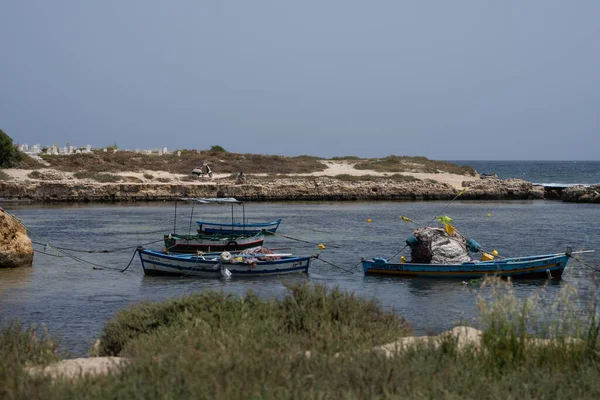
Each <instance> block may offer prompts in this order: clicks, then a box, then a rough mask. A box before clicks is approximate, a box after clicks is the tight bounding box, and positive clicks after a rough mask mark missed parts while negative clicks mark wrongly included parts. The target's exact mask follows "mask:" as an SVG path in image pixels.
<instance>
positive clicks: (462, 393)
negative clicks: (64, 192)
mask: <svg viewBox="0 0 600 400" xmlns="http://www.w3.org/2000/svg"><path fill="white" fill-rule="evenodd" d="M566 293H567V295H566V297H569V296H570V294H569V293H568V291H566ZM538 300H539V301H538ZM556 301H558V302H560V304H558V305H557V306H556V307H554V306H553V305H552V304H547V303H545V299H542V298H535V299H533V300H532V299H525V300H523V301H521V300H519V299H517V298H516V297H514V294H513V293H512V289H511V287H510V286H508V287H505V286H503V284H495V283H494V284H493V285H492V287H491V289H490V287H489V286H487V285H483V288H482V289H481V291H480V293H479V296H478V304H479V307H480V313H481V321H482V322H481V323H482V326H483V327H484V328H485V331H484V337H483V341H482V343H481V344H480V345H471V346H466V347H464V348H459V343H458V341H457V340H455V339H452V338H449V339H446V340H445V341H443V342H442V343H441V345H439V346H434V345H419V346H415V347H411V348H409V349H408V350H405V351H403V352H401V353H399V354H398V355H396V356H394V357H390V358H387V357H386V356H385V355H384V354H383V353H382V352H378V351H372V350H371V349H372V348H373V347H375V346H377V345H380V344H384V343H389V342H392V341H394V340H396V339H398V338H399V337H401V336H403V335H404V334H406V333H407V331H408V327H407V324H406V323H405V322H404V321H403V320H402V319H400V318H398V317H397V316H394V315H393V314H391V313H387V312H384V311H382V309H381V308H380V307H379V306H378V305H377V304H376V303H374V302H372V301H367V300H363V299H360V298H357V297H355V296H353V295H351V294H347V293H343V292H341V291H338V290H333V291H327V290H325V289H324V288H323V287H320V286H316V287H311V286H309V285H294V286H291V287H290V288H289V294H288V295H287V296H285V297H284V298H282V299H279V300H268V301H267V300H262V299H259V298H258V297H256V296H255V295H253V294H251V293H249V294H248V295H246V296H245V297H242V298H238V297H235V296H228V295H224V294H222V293H215V292H206V293H202V294H193V295H190V296H186V297H181V298H178V299H173V300H169V301H166V302H160V303H143V304H140V305H137V306H135V307H132V308H131V309H129V310H125V311H122V312H120V313H118V314H117V315H116V316H115V318H114V319H113V320H111V321H110V322H109V323H108V324H107V325H106V327H105V330H104V333H103V335H102V339H101V340H102V342H101V349H102V352H103V353H104V354H120V355H127V356H129V357H131V360H132V361H131V363H130V365H129V366H128V367H126V368H124V369H123V370H122V371H121V372H120V373H117V374H114V375H111V376H104V377H95V378H94V377H87V378H82V379H79V380H77V381H57V382H55V383H54V384H52V385H51V384H50V382H49V381H48V380H42V379H39V378H28V377H27V376H25V375H23V376H21V377H20V379H21V385H20V386H19V387H18V388H16V389H13V391H12V392H7V393H8V395H7V396H5V397H6V398H17V397H19V398H24V397H27V398H28V399H32V398H42V397H43V398H57V399H59V398H60V399H63V398H67V399H68V398H88V399H96V398H97V399H104V398H111V399H130V398H144V399H154V398H161V399H162V398H173V399H175V398H177V399H191V398H194V399H197V398H201V399H202V398H210V399H213V398H216V399H240V398H241V399H247V398H257V399H258V398H261V399H262V398H265V399H292V398H293V399H314V398H324V399H328V398H334V399H339V398H348V399H371V398H461V399H462V398H482V399H486V398H598V396H600V379H599V378H600V353H599V352H598V346H597V345H598V336H597V334H596V332H597V331H598V323H597V319H595V317H594V315H595V314H590V315H592V316H591V317H587V316H582V315H581V314H579V317H578V318H579V319H575V318H576V317H575V314H573V313H572V311H573V310H575V308H574V307H572V306H571V305H570V304H565V296H561V297H560V298H558V299H556ZM536 304H538V305H543V307H542V308H538V307H537V305H536ZM553 307H554V308H553ZM547 314H549V315H550V316H551V317H552V318H555V317H559V316H562V317H564V318H566V321H567V322H568V323H569V325H570V327H564V326H563V324H562V323H555V322H557V321H554V320H553V319H552V318H551V319H548V320H544V319H543V317H544V316H545V315H547ZM529 318H532V319H533V322H534V329H533V332H532V330H531V327H530V328H527V327H526V326H525V325H523V324H522V322H523V321H524V320H526V319H529ZM536 327H540V329H541V332H543V333H544V334H546V335H547V336H548V338H549V339H550V336H552V335H558V336H554V337H551V339H552V340H549V341H547V342H539V341H535V340H533V339H534V338H533V333H534V332H535V330H536V329H537V328H536ZM565 334H568V335H571V336H572V335H575V336H576V337H574V339H577V340H567V338H566V337H565V336H561V335H565ZM2 340H3V339H1V338H0V343H1V342H2ZM0 348H2V347H0ZM307 351H309V353H307ZM2 355H3V356H4V353H3V354H2ZM3 358H6V357H3ZM499 361H500V362H499ZM1 383H2V382H0V384H1ZM12 388H15V387H14V386H13V387H12Z"/></svg>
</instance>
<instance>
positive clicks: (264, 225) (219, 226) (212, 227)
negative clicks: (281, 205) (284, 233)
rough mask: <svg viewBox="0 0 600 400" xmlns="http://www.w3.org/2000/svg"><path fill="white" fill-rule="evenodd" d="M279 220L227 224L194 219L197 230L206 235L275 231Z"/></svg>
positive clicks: (252, 233)
mask: <svg viewBox="0 0 600 400" xmlns="http://www.w3.org/2000/svg"><path fill="white" fill-rule="evenodd" d="M281 220H282V219H281V218H278V219H277V220H275V221H271V222H254V223H249V222H246V223H242V222H233V223H229V224H225V223H218V222H208V221H196V223H197V224H198V232H199V233H204V234H207V235H211V234H216V233H220V234H222V235H235V234H244V235H256V234H258V233H259V232H265V233H275V232H276V231H277V228H279V224H280V223H281Z"/></svg>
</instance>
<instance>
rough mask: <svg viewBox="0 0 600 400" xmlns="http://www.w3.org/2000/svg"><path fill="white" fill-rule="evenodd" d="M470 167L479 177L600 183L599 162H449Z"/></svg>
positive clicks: (541, 182) (547, 181) (548, 184)
mask: <svg viewBox="0 0 600 400" xmlns="http://www.w3.org/2000/svg"><path fill="white" fill-rule="evenodd" d="M452 162H453V163H456V164H460V165H470V166H472V167H473V168H475V170H476V171H477V172H479V173H480V174H491V173H494V172H495V173H496V174H498V177H499V178H503V179H505V178H519V179H524V180H526V181H529V182H533V183H537V184H543V185H547V186H552V185H594V184H598V183H600V161H452Z"/></svg>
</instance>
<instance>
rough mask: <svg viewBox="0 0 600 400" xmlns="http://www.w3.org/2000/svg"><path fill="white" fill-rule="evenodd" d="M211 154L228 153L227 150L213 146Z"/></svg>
mask: <svg viewBox="0 0 600 400" xmlns="http://www.w3.org/2000/svg"><path fill="white" fill-rule="evenodd" d="M210 152H211V153H227V150H225V149H224V148H223V147H221V146H211V147H210Z"/></svg>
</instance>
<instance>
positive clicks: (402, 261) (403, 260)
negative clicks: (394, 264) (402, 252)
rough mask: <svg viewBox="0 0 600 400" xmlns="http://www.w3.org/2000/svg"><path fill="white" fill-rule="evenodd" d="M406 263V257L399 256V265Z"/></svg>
mask: <svg viewBox="0 0 600 400" xmlns="http://www.w3.org/2000/svg"><path fill="white" fill-rule="evenodd" d="M405 262H406V257H404V256H401V257H400V264H404V263H405Z"/></svg>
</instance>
